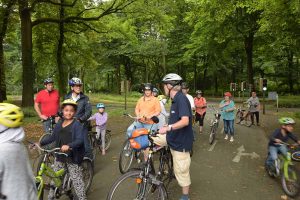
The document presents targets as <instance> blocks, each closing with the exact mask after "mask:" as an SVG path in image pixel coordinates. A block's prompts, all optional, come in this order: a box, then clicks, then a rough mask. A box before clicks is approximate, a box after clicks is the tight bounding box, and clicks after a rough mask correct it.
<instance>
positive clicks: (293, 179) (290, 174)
mask: <svg viewBox="0 0 300 200" xmlns="http://www.w3.org/2000/svg"><path fill="white" fill-rule="evenodd" d="M286 175H287V176H285V172H283V173H282V176H281V185H282V188H283V191H284V192H285V193H286V194H287V195H288V196H290V197H295V196H297V195H298V193H299V187H300V184H299V178H300V176H299V172H298V171H297V170H296V168H295V167H294V166H291V165H289V166H288V169H287V172H286Z"/></svg>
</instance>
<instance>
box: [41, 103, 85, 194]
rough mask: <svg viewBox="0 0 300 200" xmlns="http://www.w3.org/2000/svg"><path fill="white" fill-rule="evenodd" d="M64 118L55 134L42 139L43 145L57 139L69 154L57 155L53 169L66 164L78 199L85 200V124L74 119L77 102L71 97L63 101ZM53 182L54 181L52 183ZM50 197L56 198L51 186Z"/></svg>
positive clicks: (55, 129)
mask: <svg viewBox="0 0 300 200" xmlns="http://www.w3.org/2000/svg"><path fill="white" fill-rule="evenodd" d="M61 109H62V112H63V119H62V120H61V121H60V122H58V123H57V125H56V126H55V128H54V130H53V134H52V135H51V136H50V137H48V138H45V139H44V140H42V141H41V144H40V145H41V146H43V145H46V144H49V143H52V142H54V141H55V143H56V147H59V148H61V151H62V152H66V153H67V154H68V155H69V156H68V158H65V157H63V156H56V159H55V161H54V167H53V169H54V170H55V171H58V170H60V169H62V168H64V167H65V166H66V167H67V168H68V172H69V174H70V178H71V180H72V183H73V187H74V190H75V194H76V196H77V198H78V199H80V200H85V199H87V198H86V194H85V187H84V182H83V174H82V167H81V165H80V164H81V163H82V161H83V157H84V152H85V151H84V138H83V137H84V135H83V134H84V131H83V126H82V125H81V124H80V122H78V121H77V120H75V119H74V115H75V113H76V109H77V103H76V102H75V101H73V100H71V99H66V100H64V101H63V103H62V108H61ZM51 184H53V183H51ZM48 199H49V200H52V199H55V194H54V189H53V187H50V191H49V195H48Z"/></svg>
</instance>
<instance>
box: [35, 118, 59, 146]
mask: <svg viewBox="0 0 300 200" xmlns="http://www.w3.org/2000/svg"><path fill="white" fill-rule="evenodd" d="M55 117H57V116H55V115H53V116H50V117H48V118H47V119H46V120H42V122H44V121H47V120H50V127H49V130H48V131H47V132H46V133H44V134H43V135H42V136H41V137H40V139H39V142H41V141H42V140H44V139H45V138H47V137H49V136H51V135H52V133H53V129H54V125H55V124H56V123H55ZM54 146H55V143H54V142H52V143H50V144H47V145H45V146H44V147H43V148H44V149H53V148H54Z"/></svg>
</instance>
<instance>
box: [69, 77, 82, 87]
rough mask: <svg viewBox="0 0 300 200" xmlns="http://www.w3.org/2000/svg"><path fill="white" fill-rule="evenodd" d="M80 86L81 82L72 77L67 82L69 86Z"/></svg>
mask: <svg viewBox="0 0 300 200" xmlns="http://www.w3.org/2000/svg"><path fill="white" fill-rule="evenodd" d="M74 85H82V81H81V80H80V79H79V78H76V77H73V78H71V79H70V80H69V86H74Z"/></svg>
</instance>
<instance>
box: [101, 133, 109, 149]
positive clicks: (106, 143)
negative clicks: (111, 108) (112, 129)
mask: <svg viewBox="0 0 300 200" xmlns="http://www.w3.org/2000/svg"><path fill="white" fill-rule="evenodd" d="M110 143H111V134H110V133H107V132H106V134H105V150H107V149H108V148H109V147H110ZM100 150H102V142H101V144H100Z"/></svg>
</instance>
